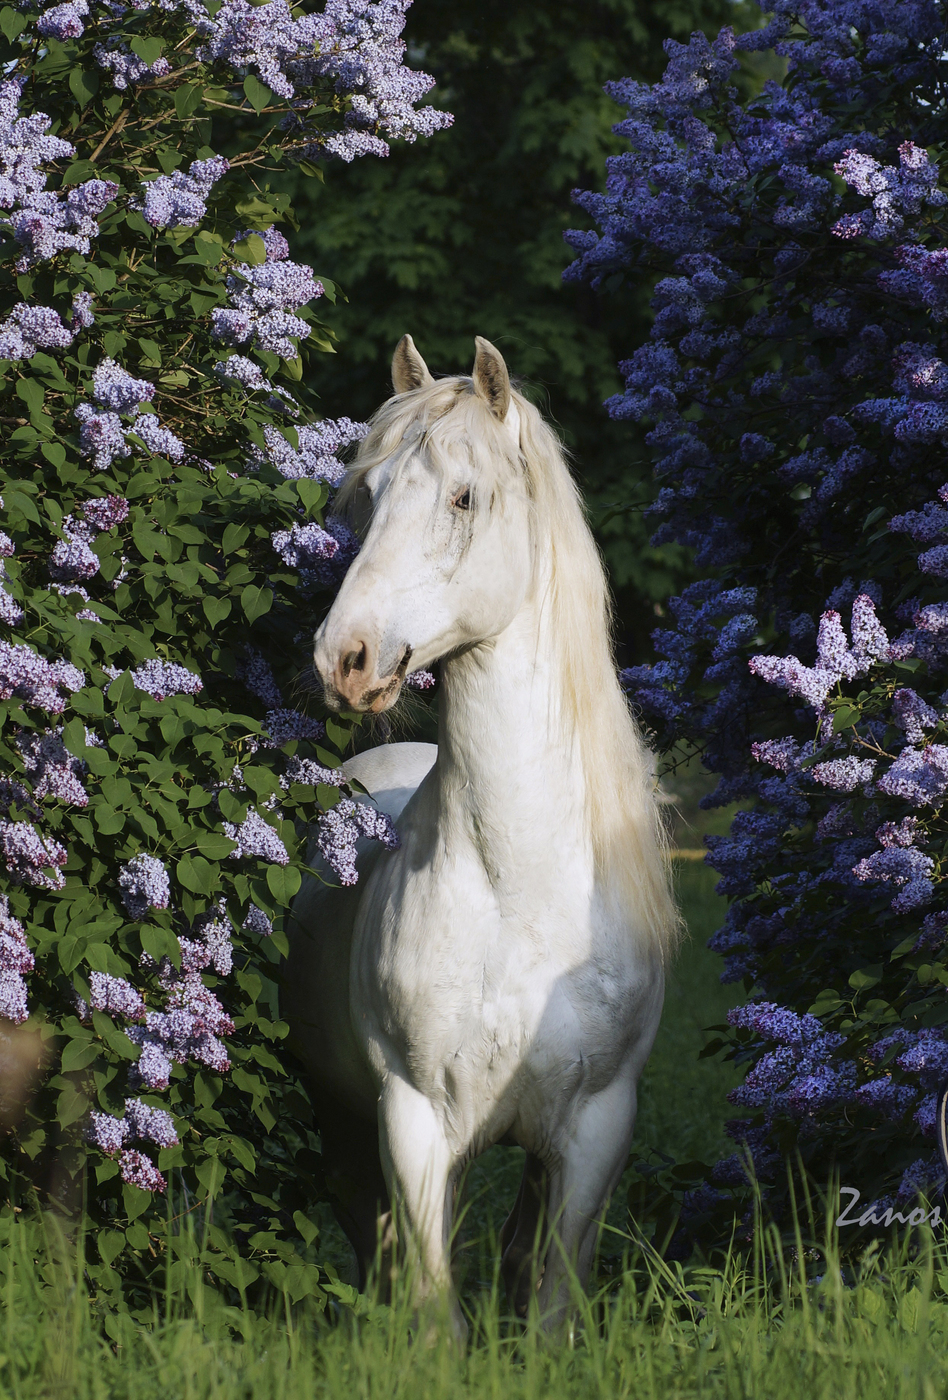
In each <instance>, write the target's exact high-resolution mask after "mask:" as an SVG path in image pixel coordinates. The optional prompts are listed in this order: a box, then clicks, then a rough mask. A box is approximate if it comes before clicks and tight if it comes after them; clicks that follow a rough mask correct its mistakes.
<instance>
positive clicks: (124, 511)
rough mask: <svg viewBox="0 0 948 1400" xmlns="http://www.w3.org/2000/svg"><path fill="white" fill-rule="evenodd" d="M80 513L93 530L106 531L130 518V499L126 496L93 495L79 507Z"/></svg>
mask: <svg viewBox="0 0 948 1400" xmlns="http://www.w3.org/2000/svg"><path fill="white" fill-rule="evenodd" d="M79 514H80V515H81V516H82V519H83V521H84V522H85V523H86V524H87V526H89V527H90V528H91V529H92V530H93V531H98V532H99V533H104V532H105V531H106V530H111V529H114V527H115V526H116V525H122V524H124V522H125V521H126V520H127V519H128V501H126V499H125V497H124V496H93V497H92V499H91V500H88V501H84V502H83V504H82V505H81V506H80V507H79Z"/></svg>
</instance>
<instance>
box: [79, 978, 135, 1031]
mask: <svg viewBox="0 0 948 1400" xmlns="http://www.w3.org/2000/svg"><path fill="white" fill-rule="evenodd" d="M89 1000H90V1002H91V1004H92V1006H93V1007H94V1009H95V1010H96V1011H108V1012H109V1013H110V1015H112V1016H124V1017H125V1018H126V1019H127V1020H129V1021H140V1020H141V1019H142V1017H143V1016H144V1015H145V1003H144V1001H143V1000H142V996H141V993H140V992H138V991H136V990H135V988H134V987H133V986H132V984H131V982H127V981H126V980H125V978H124V977H110V976H109V974H108V973H106V972H90V973H89Z"/></svg>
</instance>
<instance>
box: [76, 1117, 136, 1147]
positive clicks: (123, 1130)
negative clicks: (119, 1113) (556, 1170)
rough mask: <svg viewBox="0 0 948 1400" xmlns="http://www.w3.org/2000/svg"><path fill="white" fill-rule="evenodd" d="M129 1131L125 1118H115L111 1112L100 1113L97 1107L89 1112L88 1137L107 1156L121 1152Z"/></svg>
mask: <svg viewBox="0 0 948 1400" xmlns="http://www.w3.org/2000/svg"><path fill="white" fill-rule="evenodd" d="M128 1133H129V1125H128V1123H127V1122H126V1121H125V1119H124V1118H113V1116H112V1114H111V1113H99V1112H98V1111H97V1110H96V1109H93V1110H92V1112H91V1113H90V1114H89V1123H88V1126H87V1128H86V1137H87V1138H88V1140H89V1141H90V1142H91V1143H93V1144H94V1145H95V1146H96V1147H97V1148H98V1149H99V1151H100V1152H104V1153H105V1154H106V1156H107V1157H114V1156H115V1154H116V1153H117V1152H121V1150H122V1147H123V1146H124V1144H125V1139H126V1137H128Z"/></svg>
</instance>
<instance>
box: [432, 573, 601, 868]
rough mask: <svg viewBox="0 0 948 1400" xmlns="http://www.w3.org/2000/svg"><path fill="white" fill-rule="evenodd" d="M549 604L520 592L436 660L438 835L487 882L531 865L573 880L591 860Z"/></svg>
mask: <svg viewBox="0 0 948 1400" xmlns="http://www.w3.org/2000/svg"><path fill="white" fill-rule="evenodd" d="M537 592H538V593H540V595H541V597H542V590H537ZM547 612H548V610H547V609H544V608H543V607H542V606H541V603H540V601H539V600H538V599H537V598H536V597H534V598H531V599H528V601H527V602H526V603H525V604H524V606H523V607H522V608H521V610H520V612H519V613H518V614H517V616H516V617H515V618H514V621H513V622H512V623H511V624H510V626H509V627H508V628H507V629H506V630H505V631H504V632H502V633H501V634H500V635H499V636H497V637H496V638H493V639H491V640H490V641H489V642H483V643H481V644H479V645H477V646H475V647H472V648H470V649H469V650H467V651H465V652H464V653H462V654H460V655H458V656H456V657H454V658H453V659H452V660H450V661H449V662H447V664H446V665H445V668H444V679H443V685H442V692H441V707H440V720H439V736H438V774H439V789H440V791H439V797H440V802H439V807H440V824H441V828H442V835H443V837H444V839H445V842H446V844H447V845H448V846H449V847H450V846H451V845H452V844H454V843H455V842H458V843H461V844H463V843H465V842H466V843H468V844H469V845H472V846H474V847H475V849H476V851H477V853H478V855H479V857H480V858H481V860H482V861H483V862H484V865H485V867H486V868H487V871H488V874H489V876H490V877H491V880H492V883H495V884H496V883H498V882H501V883H509V884H518V883H522V882H524V881H526V882H529V881H530V880H531V878H532V877H533V876H534V875H535V874H536V872H538V871H540V872H542V873H543V878H544V879H550V878H555V877H556V874H557V873H562V876H563V878H564V879H566V878H569V879H571V880H573V881H575V880H576V878H577V865H580V866H583V865H585V866H588V868H589V870H590V872H591V871H592V867H593V858H592V848H591V843H590V841H589V838H588V836H587V834H586V817H585V812H586V779H585V774H584V772H583V768H582V761H581V756H580V745H579V744H578V742H577V736H576V733H575V721H574V720H573V719H572V717H571V716H567V715H565V714H564V704H563V685H562V677H561V675H560V663H559V658H558V656H557V651H556V648H555V647H554V645H553V637H552V632H551V624H550V621H549V618H548V616H547Z"/></svg>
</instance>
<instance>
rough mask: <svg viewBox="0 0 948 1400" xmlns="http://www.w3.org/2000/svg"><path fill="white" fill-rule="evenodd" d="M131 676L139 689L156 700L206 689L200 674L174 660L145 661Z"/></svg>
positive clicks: (192, 693)
mask: <svg viewBox="0 0 948 1400" xmlns="http://www.w3.org/2000/svg"><path fill="white" fill-rule="evenodd" d="M131 676H132V680H133V681H134V682H135V686H136V688H137V689H138V690H144V691H146V692H147V694H149V695H152V696H154V698H155V699H156V700H167V698H168V697H169V695H197V694H198V692H199V691H201V690H203V689H204V684H203V682H202V680H201V678H200V676H197V675H195V674H194V672H193V671H188V670H186V668H185V667H184V666H179V665H178V664H177V663H176V662H174V661H145V662H143V663H142V665H141V666H137V667H136V668H135V670H134V671H132V673H131Z"/></svg>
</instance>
